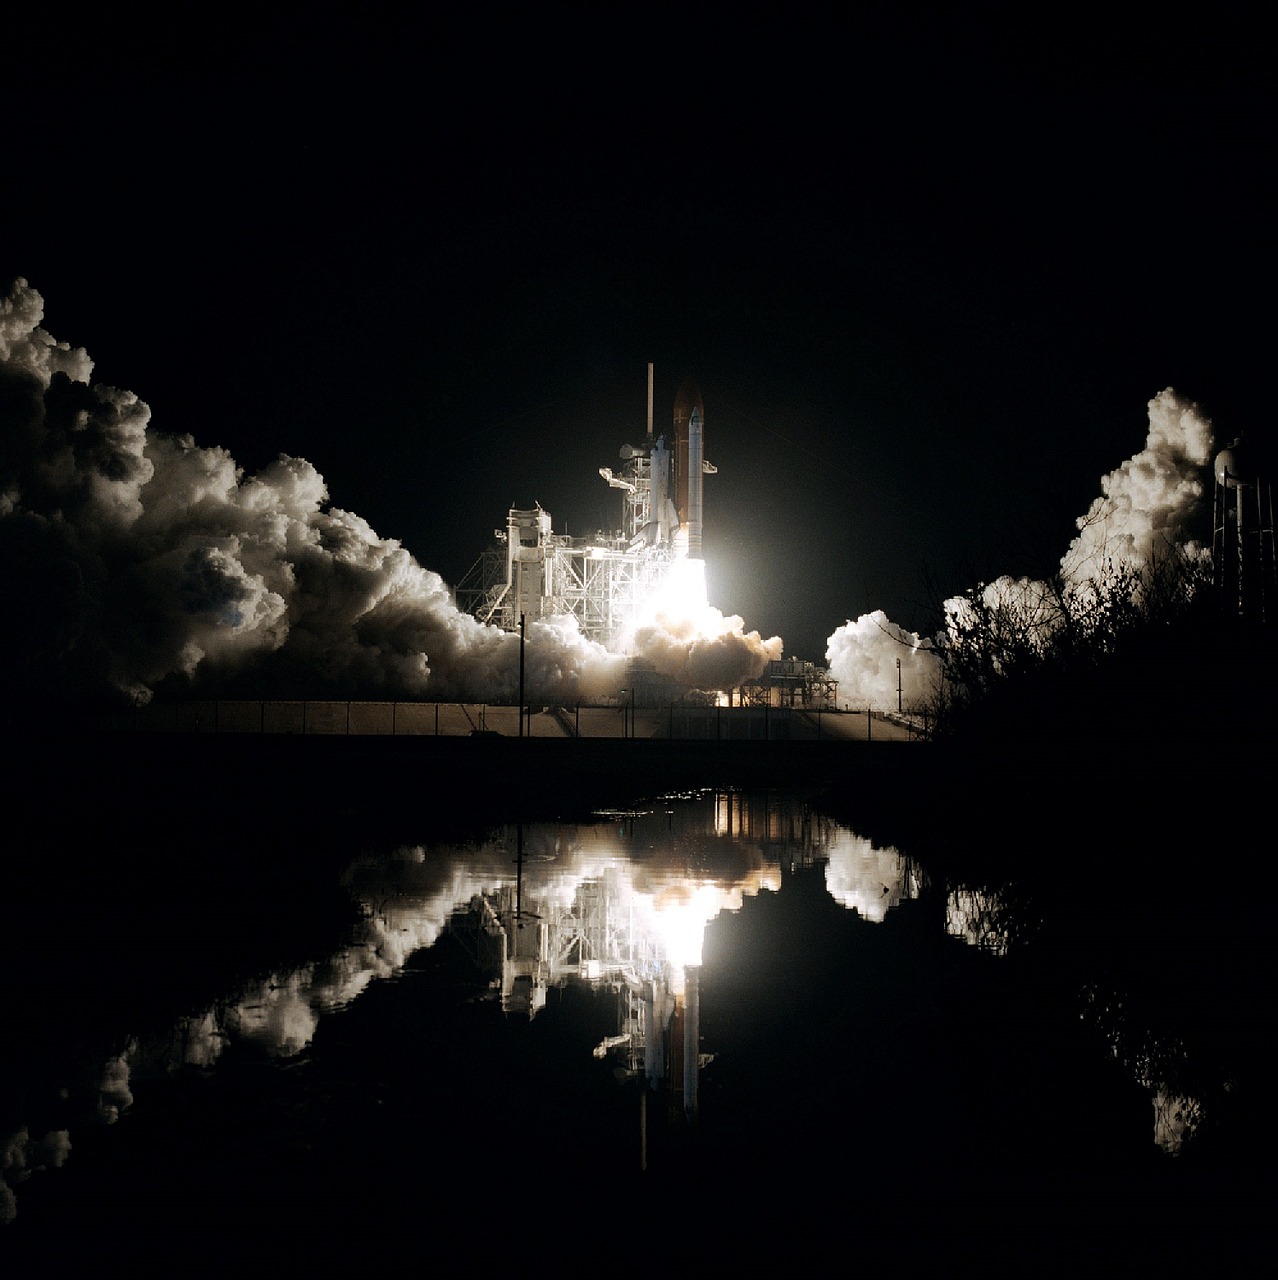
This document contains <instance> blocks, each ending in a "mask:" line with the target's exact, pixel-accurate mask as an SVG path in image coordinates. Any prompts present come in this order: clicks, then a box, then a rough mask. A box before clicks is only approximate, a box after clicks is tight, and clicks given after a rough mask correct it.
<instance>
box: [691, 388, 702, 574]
mask: <svg viewBox="0 0 1278 1280" xmlns="http://www.w3.org/2000/svg"><path fill="white" fill-rule="evenodd" d="M704 461H705V456H704V449H703V446H702V438H701V411H700V409H693V411H692V417H690V418H689V419H688V558H689V559H691V560H700V559H701V558H702V557H701V510H702V502H701V499H702V495H703V493H704V488H705V482H704V475H705V473H704V471H703V470H702V463H703V462H704Z"/></svg>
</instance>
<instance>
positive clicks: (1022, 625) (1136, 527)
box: [826, 387, 1213, 711]
mask: <svg viewBox="0 0 1278 1280" xmlns="http://www.w3.org/2000/svg"><path fill="white" fill-rule="evenodd" d="M1212 447H1213V446H1212V427H1211V423H1210V421H1209V420H1208V419H1207V418H1206V417H1204V416H1203V415H1202V413H1201V412H1200V410H1199V408H1198V406H1197V405H1195V404H1193V403H1191V402H1190V401H1187V400H1183V399H1181V398H1180V397H1179V396H1178V395H1177V394H1176V392H1175V391H1174V390H1172V389H1171V388H1170V387H1169V388H1167V389H1166V390H1165V391H1161V392H1159V393H1158V395H1156V396H1155V397H1154V398H1153V399H1152V400H1151V401H1150V402H1149V431H1148V433H1147V435H1146V439H1145V445H1144V447H1143V448H1142V449H1141V450H1140V451H1139V452H1138V453H1136V454H1135V455H1134V456H1133V457H1131V458H1129V459H1128V460H1127V461H1126V462H1124V463H1123V464H1122V465H1121V466H1119V467H1118V468H1117V469H1116V470H1114V471H1111V472H1110V473H1109V474H1108V475H1107V476H1103V477H1102V478H1101V493H1100V496H1099V497H1098V498H1096V499H1095V500H1094V501H1093V502H1092V504H1091V506H1090V507H1089V508H1088V510H1087V512H1086V513H1085V514H1084V515H1082V516H1080V517H1079V518H1078V520H1077V522H1076V524H1077V528H1078V534H1077V536H1076V537H1075V538H1074V539H1073V541H1072V542H1071V543H1070V545H1069V547H1068V548H1067V550H1066V552H1065V554H1064V556H1062V557H1061V562H1060V572H1059V578H1060V582H1059V585H1053V584H1052V583H1047V582H1041V581H1036V580H1034V579H1029V578H1011V577H1008V576H1004V577H1001V578H998V579H996V580H995V581H994V582H991V583H987V584H986V585H985V586H984V587H983V588H982V589H981V599H982V602H983V604H984V605H985V606H986V608H988V609H989V610H990V611H991V612H992V613H996V614H998V615H1000V616H1002V617H1006V618H1010V619H1014V624H1015V626H1016V629H1017V630H1018V631H1019V632H1020V633H1021V634H1023V635H1024V636H1026V637H1030V638H1031V640H1032V641H1033V642H1035V643H1038V644H1041V645H1043V646H1045V645H1046V644H1047V643H1048V642H1049V641H1050V639H1051V637H1052V635H1053V634H1054V633H1055V632H1056V630H1057V629H1058V628H1059V627H1060V625H1061V623H1062V621H1063V618H1064V615H1063V612H1062V609H1063V605H1062V601H1063V600H1065V599H1066V598H1067V597H1069V596H1070V595H1071V594H1072V596H1073V598H1074V599H1075V601H1076V602H1082V601H1085V599H1086V598H1087V595H1088V593H1089V592H1090V591H1092V590H1093V589H1094V588H1095V585H1096V584H1097V583H1098V582H1100V581H1101V580H1102V579H1103V578H1104V577H1105V576H1106V575H1109V574H1112V573H1114V572H1115V571H1118V570H1132V571H1135V572H1136V573H1137V574H1141V573H1143V572H1145V571H1147V570H1149V569H1151V568H1152V567H1154V566H1155V565H1156V564H1157V563H1158V561H1159V560H1160V558H1162V557H1164V556H1166V555H1168V554H1169V553H1173V552H1175V553H1177V554H1180V555H1183V556H1184V557H1186V558H1187V559H1188V560H1189V561H1190V562H1196V563H1202V562H1204V561H1206V560H1208V559H1210V556H1211V552H1210V549H1209V548H1206V547H1203V546H1202V545H1200V544H1199V543H1198V542H1196V541H1195V540H1194V539H1193V537H1192V536H1191V532H1192V530H1193V527H1194V524H1195V522H1196V520H1197V518H1198V515H1199V512H1200V509H1201V506H1202V502H1203V497H1204V493H1205V485H1204V479H1203V471H1204V468H1206V467H1207V465H1208V464H1209V462H1210V460H1211V456H1212ZM970 608H971V606H970V604H969V602H968V600H966V599H964V598H963V597H962V596H957V597H954V598H952V599H949V600H946V601H945V604H944V610H945V616H946V619H947V623H948V625H949V626H950V627H951V628H952V629H953V628H957V627H960V626H961V625H962V623H963V621H964V619H965V617H966V616H967V615H968V613H969V611H970ZM942 638H943V637H942ZM826 658H827V660H828V661H829V663H830V674H831V675H832V676H833V677H834V678H835V679H836V680H838V682H839V693H840V697H841V698H843V699H846V700H848V701H851V702H853V703H855V704H858V705H862V706H869V707H872V708H874V709H876V710H881V711H889V710H894V709H895V708H896V706H897V699H898V692H897V668H896V663H897V660H898V659H900V662H901V681H902V685H903V686H904V690H905V691H904V694H903V701H904V705H905V706H906V707H907V709H908V706H909V704H910V702H911V701H913V702H914V703H915V705H917V704H918V703H919V702H926V701H928V699H929V696H930V694H931V693H932V692H934V691H935V688H936V686H937V682H938V681H939V679H940V659H939V657H938V656H937V654H936V652H935V650H934V648H933V647H932V646H931V643H930V642H929V641H927V640H924V639H920V637H918V636H916V635H914V634H913V633H912V632H905V631H903V630H902V629H901V628H900V627H897V626H896V625H895V624H894V623H891V622H889V621H888V619H887V618H886V617H885V616H884V614H883V613H882V612H881V611H879V612H876V613H873V614H866V615H863V616H862V617H861V618H859V619H857V621H855V622H852V621H848V622H847V623H845V624H844V625H843V626H841V627H840V628H839V629H838V630H837V631H835V632H834V634H833V635H831V636H830V637H829V639H828V641H827V647H826Z"/></svg>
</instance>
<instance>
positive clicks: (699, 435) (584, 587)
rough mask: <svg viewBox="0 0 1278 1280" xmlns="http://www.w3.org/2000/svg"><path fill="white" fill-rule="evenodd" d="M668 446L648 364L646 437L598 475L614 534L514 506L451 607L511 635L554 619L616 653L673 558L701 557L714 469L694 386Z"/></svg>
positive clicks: (679, 403) (688, 387)
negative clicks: (656, 423)
mask: <svg viewBox="0 0 1278 1280" xmlns="http://www.w3.org/2000/svg"><path fill="white" fill-rule="evenodd" d="M672 436H673V440H672V441H671V440H668V439H667V437H666V435H665V434H660V435H655V436H654V433H653V421H652V365H651V364H650V365H649V366H648V422H647V432H646V435H645V437H644V439H643V440H642V441H641V442H640V443H639V444H623V445H622V446H621V450H620V465H619V466H618V467H617V468H616V469H615V470H614V468H612V467H600V468H599V474H600V476H601V477H602V478H603V479H604V480H605V481H606V482H607V483H608V485H609V486H610V487H612V488H614V489H617V490H619V491H620V493H621V523H620V527H619V528H617V529H616V530H614V531H612V532H609V533H598V534H595V535H594V536H593V537H584V538H579V537H569V536H568V535H566V534H557V533H555V532H554V530H553V527H552V522H551V517H550V513H549V512H547V511H543V510H542V508H541V507H540V506H535V507H533V508H532V509H529V510H523V509H519V508H514V507H512V508H511V509H510V511H509V512H508V513H507V517H506V527H505V529H497V530H494V543H493V545H492V546H491V547H490V548H489V549H488V550H487V551H485V552H484V553H483V554H482V555H481V556H480V558H479V559H478V560H477V561H476V562H475V564H474V565H473V566H472V567H471V569H470V571H469V572H468V573H467V574H466V576H465V577H464V578H463V579H462V581H461V583H460V584H459V585H458V587H457V604H458V607H459V608H461V609H465V610H466V611H467V612H468V613H472V614H474V616H475V617H476V618H478V619H479V620H480V621H481V622H487V623H491V624H493V625H495V626H499V627H502V628H503V629H504V630H507V631H517V630H518V629H519V624H520V618H521V617H522V618H524V619H525V620H526V621H528V622H532V621H535V620H537V619H538V618H544V617H551V616H554V615H559V614H571V615H572V616H573V617H575V618H576V619H577V624H578V627H579V628H580V630H581V633H582V634H583V635H584V636H585V637H586V638H587V639H590V640H594V641H596V642H598V643H599V644H601V645H604V646H605V647H606V648H609V649H612V650H614V651H617V650H620V649H622V648H624V646H625V641H626V634H627V631H628V629H629V628H631V627H632V626H633V625H634V623H635V621H636V619H638V618H639V617H640V616H641V614H642V610H643V607H644V605H645V602H647V601H648V600H651V599H652V598H653V596H654V594H655V593H656V592H657V591H658V590H659V588H660V587H661V584H662V583H663V582H664V581H665V579H666V577H667V575H668V574H669V571H670V566H671V563H672V562H673V561H674V560H677V559H683V558H687V559H694V560H699V559H700V558H701V535H702V524H703V510H704V504H703V486H704V479H705V477H706V476H707V475H714V474H716V473H717V468H716V467H715V466H714V465H713V464H711V463H709V462H707V461H706V459H705V412H704V409H703V407H702V402H701V393H700V391H699V390H698V389H697V387H696V384H695V383H693V382H691V381H689V380H685V381H684V383H683V384H682V386H681V387H680V388H679V393H678V395H677V396H676V398H675V409H674V422H673V431H672Z"/></svg>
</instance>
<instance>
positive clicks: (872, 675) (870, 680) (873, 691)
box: [825, 609, 941, 711]
mask: <svg viewBox="0 0 1278 1280" xmlns="http://www.w3.org/2000/svg"><path fill="white" fill-rule="evenodd" d="M825 656H826V661H828V662H829V664H830V674H831V675H832V676H833V677H834V679H836V680H837V681H838V682H839V701H840V702H847V703H850V704H852V705H855V706H857V707H865V706H868V707H871V708H873V709H874V710H876V711H895V710H896V709H897V706H898V703H899V705H900V707H901V709H902V710H906V711H910V710H913V709H914V708H916V707H919V706H923V705H925V704H927V703H928V702H930V701H931V699H932V697H933V696H934V695H935V694H936V691H937V681H938V680H939V678H940V669H941V668H940V662H939V660H938V659H937V656H936V654H935V653H934V652H933V651H932V650H931V649H929V648H927V647H926V641H924V640H923V639H922V638H921V637H919V636H917V635H915V634H914V632H912V631H906V630H905V629H904V628H902V627H898V626H897V625H896V623H895V622H891V621H889V619H888V616H887V614H885V613H884V612H883V610H882V609H876V610H875V611H874V612H873V613H866V614H862V615H861V617H859V618H858V619H857V620H856V621H855V622H848V623H846V624H845V625H844V626H842V627H840V628H839V629H838V630H837V631H836V632H835V633H834V634H833V635H832V636H831V637H830V638H829V640H827V641H826V650H825ZM898 662H899V663H900V664H901V665H900V669H899V670H898V668H897V663H898Z"/></svg>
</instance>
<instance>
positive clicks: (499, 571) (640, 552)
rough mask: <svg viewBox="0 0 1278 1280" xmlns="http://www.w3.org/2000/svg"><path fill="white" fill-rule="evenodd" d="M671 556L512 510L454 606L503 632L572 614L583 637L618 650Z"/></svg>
mask: <svg viewBox="0 0 1278 1280" xmlns="http://www.w3.org/2000/svg"><path fill="white" fill-rule="evenodd" d="M670 556H671V553H670V549H669V548H668V547H665V546H647V545H643V544H640V545H637V546H636V545H634V541H633V539H629V538H627V537H626V536H624V535H622V534H602V533H601V534H597V535H596V536H595V537H594V538H574V537H569V536H568V535H567V534H557V533H555V532H553V530H552V529H551V523H550V515H549V513H548V512H546V511H543V510H542V508H541V507H539V506H538V507H534V508H532V509H531V510H521V509H519V508H515V507H512V508H511V509H510V512H509V513H508V516H507V521H506V528H505V529H504V530H503V529H496V530H494V543H493V545H492V546H491V547H489V548H488V549H487V550H485V551H484V552H483V553H482V554H481V555H480V557H479V559H478V560H476V561H475V563H474V564H473V565H472V566H471V568H470V570H469V571H468V572H467V574H466V576H465V577H464V578H463V579H462V581H461V583H460V584H459V585H458V587H457V607H458V608H459V609H463V610H465V611H466V612H467V613H471V614H473V615H474V616H475V617H476V618H478V619H479V621H480V622H486V623H490V624H492V625H493V626H497V627H501V628H502V629H503V630H504V631H517V630H519V626H520V621H521V619H522V620H523V621H525V622H533V621H536V620H537V619H539V618H546V617H553V616H556V615H564V614H570V615H571V616H572V617H574V618H575V619H576V620H577V626H578V628H579V629H580V631H581V634H582V635H583V636H585V637H586V639H588V640H593V641H595V642H596V643H598V644H601V645H603V646H604V647H605V648H608V649H611V650H613V651H619V650H620V649H621V647H622V646H623V645H624V642H625V639H626V635H627V631H628V629H629V628H630V627H632V626H633V625H634V621H635V619H636V618H637V617H638V616H639V614H640V612H641V610H642V607H643V605H644V603H645V602H646V601H648V600H650V599H651V598H652V595H653V593H654V592H655V591H656V590H657V589H658V587H659V586H660V584H661V582H662V581H663V580H664V578H665V576H666V574H667V573H668V572H669V567H670Z"/></svg>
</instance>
